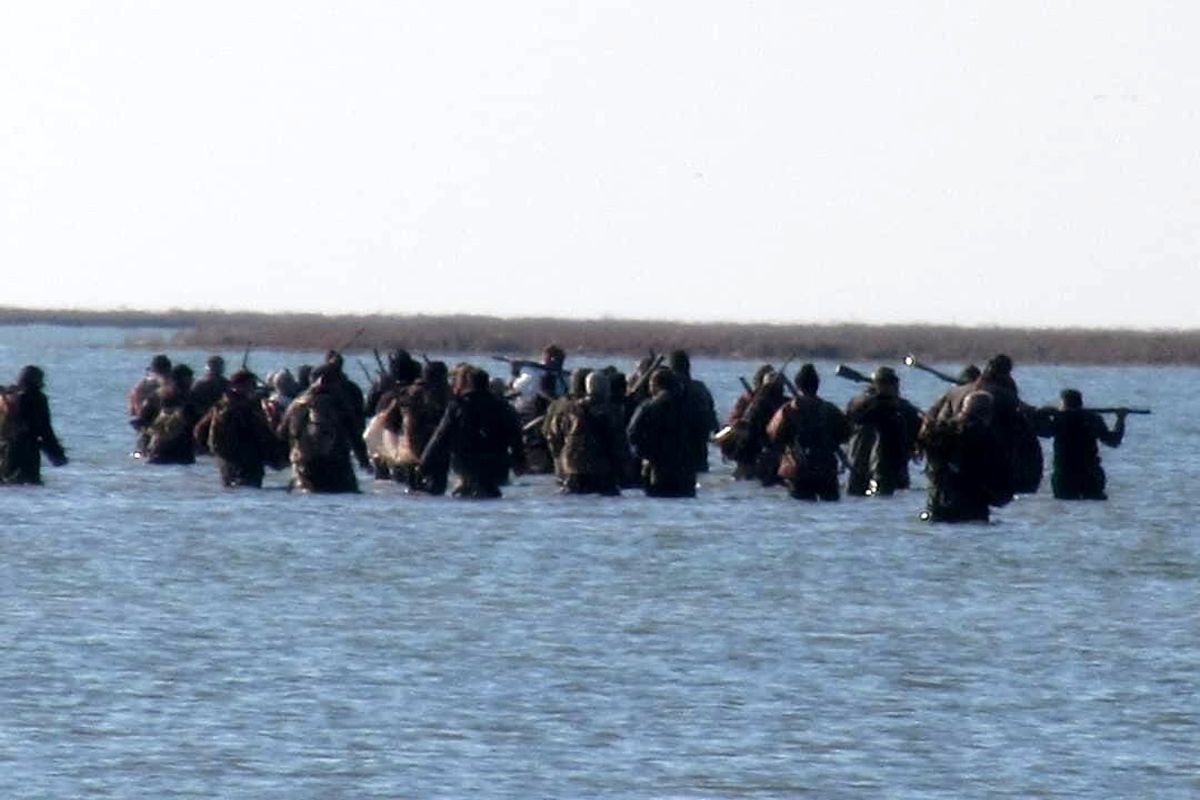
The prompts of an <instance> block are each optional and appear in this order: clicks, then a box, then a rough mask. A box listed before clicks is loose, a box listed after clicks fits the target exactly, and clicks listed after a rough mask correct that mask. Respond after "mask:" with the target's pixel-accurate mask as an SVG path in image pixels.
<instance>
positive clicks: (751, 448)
mask: <svg viewBox="0 0 1200 800" xmlns="http://www.w3.org/2000/svg"><path fill="white" fill-rule="evenodd" d="M742 384H743V386H744V387H745V391H744V392H742V393H741V394H740V395H739V396H738V398H737V399H736V400H734V402H733V407H732V408H731V409H730V410H729V416H728V417H726V419H725V427H724V428H722V429H721V431H720V432H719V433H718V434H717V436H716V437H715V439H716V441H717V445H718V447H719V448H720V450H721V456H722V457H723V458H727V459H729V460H731V461H733V462H734V464H735V465H736V466H734V468H733V477H734V479H735V480H758V481H761V482H762V483H763V484H764V485H766V486H770V485H771V484H773V483H775V482H776V481H777V480H778V478H777V475H776V473H777V471H778V468H779V456H778V453H777V451H776V449H775V448H772V447H770V444H771V442H770V441H769V440H768V438H767V425H768V424H769V423H770V422H771V419H772V418H773V417H774V416H775V412H777V411H778V410H779V409H780V407H782V406H783V404H784V403H786V402H787V398H786V397H785V396H784V393H783V381H782V380H780V378H779V375H777V374H776V372H775V370H774V368H773V367H771V365H770V364H763V365H762V366H761V367H759V368H758V369H757V370H755V371H754V378H753V383H752V384H746V382H745V381H744V380H743V381H742Z"/></svg>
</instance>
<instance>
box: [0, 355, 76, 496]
mask: <svg viewBox="0 0 1200 800" xmlns="http://www.w3.org/2000/svg"><path fill="white" fill-rule="evenodd" d="M44 380H45V376H44V374H43V373H42V370H41V369H40V368H39V367H35V366H26V367H24V368H23V369H22V370H21V373H20V375H18V377H17V384H16V386H12V387H3V388H0V483H25V484H39V483H41V482H42V473H41V456H42V453H45V454H46V457H47V458H48V459H49V460H50V463H51V464H53V465H54V466H56V467H59V466H63V465H65V464H66V463H67V455H66V451H65V450H63V447H62V444H61V443H60V442H59V441H58V437H57V436H56V435H55V433H54V426H53V425H52V424H51V420H50V403H49V401H48V400H47V399H46V395H45V394H44V393H43V391H42V388H43V385H44Z"/></svg>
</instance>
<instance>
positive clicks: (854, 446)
mask: <svg viewBox="0 0 1200 800" xmlns="http://www.w3.org/2000/svg"><path fill="white" fill-rule="evenodd" d="M846 417H847V418H848V419H849V420H850V424H851V425H852V426H853V431H854V433H853V434H852V436H851V440H850V478H849V481H848V482H847V485H846V492H847V493H848V494H856V495H859V494H882V495H886V494H891V493H892V492H894V491H895V490H897V489H907V488H908V487H909V476H908V461H909V459H910V458H911V457H912V456H913V454H914V453H915V452H916V449H915V448H916V442H917V434H918V433H919V432H920V429H921V412H919V411H917V409H916V407H915V406H913V404H912V403H910V402H908V401H907V400H905V399H904V398H902V397H895V396H890V395H884V394H879V393H878V392H876V391H875V389H874V388H868V389H867V391H865V392H863V393H862V394H860V395H857V396H856V397H854V398H853V399H851V400H850V403H849V405H848V406H847V407H846Z"/></svg>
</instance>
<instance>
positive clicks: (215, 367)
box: [204, 355, 225, 378]
mask: <svg viewBox="0 0 1200 800" xmlns="http://www.w3.org/2000/svg"><path fill="white" fill-rule="evenodd" d="M204 369H205V370H207V372H208V374H209V375H213V376H216V377H218V378H219V377H221V376H222V375H224V374H225V359H223V358H221V357H220V356H217V355H213V356H209V357H208V360H207V361H205V362H204Z"/></svg>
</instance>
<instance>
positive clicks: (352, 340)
mask: <svg viewBox="0 0 1200 800" xmlns="http://www.w3.org/2000/svg"><path fill="white" fill-rule="evenodd" d="M366 332H367V329H366V328H359V329H358V330H356V331H355V332H354V335H353V336H351V337H350V338H349V339H347V340H346V343H345V344H344V345H342V346H341V347H338V348H336V349H337V351H338V352H339V353H344V352H345V351H346V350H348V349H349V348H350V345H352V344H354V343H355V342H357V341H358V338H359V337H360V336H362V335H363V334H364V333H366Z"/></svg>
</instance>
